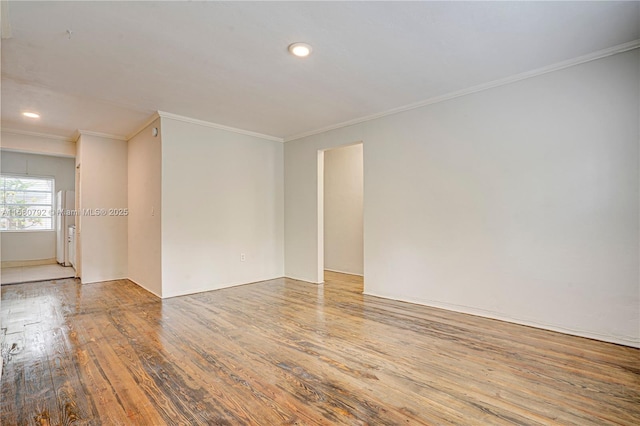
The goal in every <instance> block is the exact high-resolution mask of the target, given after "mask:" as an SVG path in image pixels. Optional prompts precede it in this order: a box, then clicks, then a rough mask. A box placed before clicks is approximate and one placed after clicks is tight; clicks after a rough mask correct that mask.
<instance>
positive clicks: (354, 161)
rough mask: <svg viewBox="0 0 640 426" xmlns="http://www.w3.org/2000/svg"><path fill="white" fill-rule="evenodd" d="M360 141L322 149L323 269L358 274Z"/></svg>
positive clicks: (360, 259)
mask: <svg viewBox="0 0 640 426" xmlns="http://www.w3.org/2000/svg"><path fill="white" fill-rule="evenodd" d="M362 197H363V170H362V144H357V145H351V146H346V147H342V148H336V149H330V150H327V151H325V152H324V269H328V270H331V271H337V272H346V273H348V274H356V275H362V274H363V272H364V266H363V265H364V260H363V247H364V246H363V244H364V243H363V224H362V202H363V201H362Z"/></svg>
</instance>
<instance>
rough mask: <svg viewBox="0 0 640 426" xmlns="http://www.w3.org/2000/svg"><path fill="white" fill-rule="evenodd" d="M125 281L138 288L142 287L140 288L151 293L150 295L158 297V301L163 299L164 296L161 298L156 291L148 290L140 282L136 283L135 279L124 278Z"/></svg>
mask: <svg viewBox="0 0 640 426" xmlns="http://www.w3.org/2000/svg"><path fill="white" fill-rule="evenodd" d="M123 279H125V280H128V281H131V282H132V283H133V284H135V285H137V286H138V287H140V288H141V289H143V290H144V291H147V292H149V293H151V294H153V295H154V296H155V297H157V298H158V299H162V296H160V295H159V294H158V293H156V292H155V291H153V290H151V289H148V288H147V287H145V286H143V285H142V284H140V283H139V282H137V281H134V280H133V279H131V278H123Z"/></svg>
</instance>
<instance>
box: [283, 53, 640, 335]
mask: <svg viewBox="0 0 640 426" xmlns="http://www.w3.org/2000/svg"><path fill="white" fill-rule="evenodd" d="M639 70H640V59H639V53H638V50H634V51H631V52H627V53H623V54H618V55H614V56H611V57H607V58H603V59H599V60H596V61H592V62H589V63H585V64H582V65H578V66H574V67H570V68H567V69H564V70H560V71H555V72H552V73H548V74H545V75H541V76H537V77H534V78H530V79H527V80H523V81H519V82H516V83H512V84H509V85H505V86H501V87H496V88H493V89H489V90H486V91H483V92H478V93H475V94H471V95H467V96H464V97H459V98H455V99H452V100H449V101H446V102H441V103H437V104H433V105H429V106H426V107H423V108H420V109H415V110H410V111H407V112H403V113H399V114H396V115H392V116H387V117H383V118H379V119H376V120H372V121H368V122H364V123H361V124H357V125H353V126H351V127H347V128H342V129H337V130H333V131H329V132H326V133H324V134H320V135H314V136H310V137H307V138H304V139H300V140H297V141H293V142H289V143H286V144H285V176H286V181H285V188H286V194H285V203H286V210H285V217H286V228H285V244H286V256H285V259H286V271H285V272H286V275H287V276H292V277H296V278H303V279H306V280H308V281H316V280H318V278H319V277H318V276H317V259H318V252H317V251H318V250H317V237H316V235H317V229H318V223H317V201H316V188H317V177H316V176H317V171H316V165H317V151H318V150H321V149H327V148H331V147H335V146H339V145H344V144H347V143H353V142H357V141H364V143H365V145H366V150H365V152H364V164H365V172H364V174H365V182H366V185H365V197H364V229H365V270H366V276H365V292H366V293H368V294H373V295H379V296H383V297H389V298H394V299H401V300H407V301H412V302H417V303H423V304H427V305H433V306H439V307H444V308H448V309H453V310H458V311H462V312H469V313H474V314H479V315H484V316H489V317H494V318H500V319H506V320H511V321H515V322H520V323H525V324H531V325H536V326H541V327H545V328H549V329H555V330H560V331H564V332H569V333H574V334H577V335H583V336H589V337H594V338H599V339H602V340H608V341H613V342H619V343H624V344H628V345H632V346H640V312H639V310H640V300H639V293H640V284H639V282H640V280H639V255H640V253H639V250H638V247H639V244H638V243H639V218H640V211H639V206H638V205H639V149H638V148H639V146H638V145H639V138H640V135H639V126H638V117H639V114H640V107H639V103H640V102H639V93H640V87H639V81H640V75H639Z"/></svg>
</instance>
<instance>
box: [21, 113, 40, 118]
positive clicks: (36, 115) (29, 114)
mask: <svg viewBox="0 0 640 426" xmlns="http://www.w3.org/2000/svg"><path fill="white" fill-rule="evenodd" d="M22 115H24V116H25V117H29V118H40V114H37V113H35V112H23V113H22Z"/></svg>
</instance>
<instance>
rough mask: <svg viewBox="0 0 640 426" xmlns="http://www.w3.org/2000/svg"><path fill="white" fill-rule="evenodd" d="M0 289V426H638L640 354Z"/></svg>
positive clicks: (391, 316) (342, 290) (458, 322)
mask: <svg viewBox="0 0 640 426" xmlns="http://www.w3.org/2000/svg"><path fill="white" fill-rule="evenodd" d="M361 292H362V284H361V282H359V279H358V278H357V277H353V276H348V275H341V274H336V273H327V282H326V284H325V285H324V286H316V285H312V284H307V283H303V282H300V281H294V280H289V279H277V280H272V281H266V282H261V283H257V284H250V285H245V286H240V287H234V288H229V289H224V290H218V291H212V292H207V293H200V294H197V295H192V296H184V297H177V298H173V299H168V300H164V301H161V300H159V299H157V298H156V297H154V296H152V295H151V294H149V293H147V292H146V291H144V290H142V289H141V288H139V287H137V286H136V285H135V284H133V283H131V282H129V281H126V280H121V281H112V282H106V283H99V284H89V285H84V286H82V285H80V284H78V283H77V282H76V281H74V280H67V281H58V282H57V283H55V284H54V283H51V282H44V283H31V284H19V285H13V286H7V287H2V307H1V313H2V315H1V317H2V334H3V335H2V337H1V339H2V357H3V362H4V372H3V376H2V394H1V401H0V409H1V418H0V420H1V423H2V425H14V424H19V425H26V424H71V423H75V424H91V425H93V424H96V425H97V424H104V425H112V424H114V425H115V424H123V425H125V424H126V425H132V424H144V425H162V424H223V425H241V424H256V425H278V424H299V425H323V424H327V425H328V424H348V425H360V424H371V425H390V424H412V425H413V424H463V425H472V424H482V425H488V424H526V425H529V424H544V425H549V424H562V425H569V424H576V425H581V426H586V425H604V424H626V425H638V424H640V351H638V350H636V349H632V348H627V347H623V346H617V345H613V344H607V343H602V342H598V341H593V340H589V339H583V338H578V337H572V336H567V335H563V334H559V333H553V332H548V331H544V330H538V329H535V328H529V327H524V326H518V325H514V324H509V323H505V322H500V321H494V320H489V319H483V318H478V317H474V316H469V315H464V314H458V313H452V312H447V311H443V310H438V309H432V308H427V307H424V306H418V305H412V304H408V303H402V302H396V301H390V300H385V299H379V298H375V297H369V296H363V295H362V294H361Z"/></svg>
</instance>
